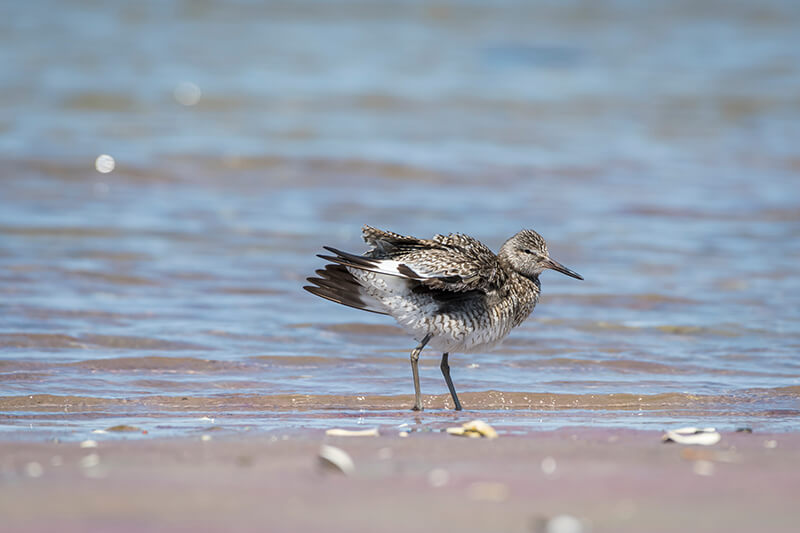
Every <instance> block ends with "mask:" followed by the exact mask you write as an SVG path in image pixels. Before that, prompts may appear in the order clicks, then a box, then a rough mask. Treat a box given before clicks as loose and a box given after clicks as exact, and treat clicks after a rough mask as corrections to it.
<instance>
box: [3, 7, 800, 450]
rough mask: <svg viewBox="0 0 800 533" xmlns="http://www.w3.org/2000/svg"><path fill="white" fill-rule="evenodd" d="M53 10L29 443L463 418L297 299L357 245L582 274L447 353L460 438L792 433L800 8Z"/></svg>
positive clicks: (35, 201) (30, 123)
mask: <svg viewBox="0 0 800 533" xmlns="http://www.w3.org/2000/svg"><path fill="white" fill-rule="evenodd" d="M54 5H55V4H54V3H52V5H48V2H38V3H36V4H35V5H23V3H16V4H15V3H12V4H9V5H7V6H5V7H3V8H2V9H3V11H4V12H5V15H6V16H4V17H0V29H2V31H0V44H2V45H3V46H0V60H2V63H3V65H4V68H3V69H0V82H1V83H2V86H3V88H4V95H5V96H4V98H3V99H0V131H2V133H3V135H2V136H0V156H2V163H1V164H2V169H3V172H2V175H1V176H0V180H1V181H0V186H1V187H2V189H0V191H1V195H0V430H2V433H0V435H2V436H3V437H10V438H14V437H20V438H26V436H31V435H36V436H41V435H57V436H59V437H62V438H84V437H85V436H87V435H90V433H89V432H90V431H91V430H94V429H103V428H106V427H110V426H113V425H116V424H120V423H127V424H133V425H136V426H137V427H141V428H143V429H145V430H147V431H148V435H154V434H155V435H174V434H191V433H192V432H199V431H206V430H207V429H208V427H209V425H213V426H214V427H218V428H223V429H227V430H230V431H239V430H244V429H245V428H255V429H264V430H276V431H289V430H293V429H297V428H301V427H331V426H340V425H381V426H386V427H392V428H396V427H398V428H399V427H407V428H425V427H429V426H433V427H438V425H439V424H443V423H451V422H452V419H453V417H454V414H453V413H452V412H451V411H449V410H445V408H447V407H449V406H450V400H449V396H448V395H447V394H445V393H446V387H445V385H444V382H443V380H442V378H441V375H440V373H439V369H438V357H439V354H436V353H433V352H427V351H425V352H423V355H422V390H423V393H424V394H425V395H426V396H425V404H426V407H427V410H426V411H425V412H424V413H423V414H420V415H417V414H412V413H410V412H409V411H407V409H408V407H409V406H410V404H411V401H412V398H411V392H412V390H413V389H412V383H411V376H410V370H409V363H408V352H409V351H410V349H411V348H412V347H413V345H414V342H413V341H412V340H411V339H409V338H408V337H406V336H405V335H404V334H403V333H402V331H400V330H399V329H398V328H396V327H395V326H394V325H393V324H392V323H391V320H390V319H387V317H380V316H375V315H371V314H368V313H363V312H359V311H355V310H352V309H349V308H344V307H339V306H335V305H334V304H331V303H329V302H326V301H323V300H320V299H317V298H315V297H313V296H311V295H309V294H307V293H305V292H303V291H302V290H301V286H302V285H303V284H304V278H305V277H306V276H308V275H311V274H312V273H313V271H314V269H316V268H319V267H320V266H321V265H322V264H323V261H322V260H320V259H318V258H316V257H315V255H314V254H316V253H318V252H320V251H321V246H322V245H333V246H336V247H339V248H342V249H346V250H353V251H359V250H360V249H362V248H363V244H362V243H361V242H360V238H359V232H360V226H361V225H362V224H364V223H368V224H371V225H374V226H377V227H381V228H385V229H391V230H393V231H397V232H401V233H408V234H413V235H417V236H420V237H426V236H431V235H432V234H434V233H447V232H455V231H459V232H463V233H468V234H471V235H473V236H476V237H478V238H479V239H481V240H482V241H483V242H485V243H486V244H487V245H489V246H490V247H492V248H493V249H495V250H496V249H497V248H498V247H499V245H500V244H501V243H502V242H503V241H504V240H505V239H506V238H507V237H508V236H510V235H511V234H513V233H514V232H516V231H517V230H519V229H520V228H521V227H531V228H534V229H536V230H538V231H539V232H540V233H542V234H543V235H544V236H545V238H546V239H548V242H549V245H550V251H551V253H552V255H553V257H555V258H556V259H558V260H559V261H561V262H562V263H564V264H565V265H567V266H568V267H570V268H572V269H574V270H576V271H577V272H580V273H581V274H582V275H583V276H584V277H585V278H586V280H585V281H583V282H579V281H576V280H573V279H571V278H567V277H565V276H561V275H559V274H557V273H554V272H548V273H545V274H544V275H543V276H542V285H543V296H542V300H541V302H540V305H539V306H538V307H537V309H536V310H535V312H534V314H533V315H532V317H531V318H530V319H529V320H528V321H527V322H525V323H524V324H523V325H522V326H520V327H519V328H517V329H516V330H515V331H514V332H512V334H511V336H510V337H509V338H508V339H507V341H506V342H505V343H504V344H503V345H502V346H500V347H499V348H497V349H495V350H493V351H492V352H489V353H479V354H469V355H464V354H453V355H452V356H451V359H450V362H451V366H452V369H453V370H452V373H453V379H454V381H455V383H456V386H457V388H458V390H459V391H460V395H461V397H462V403H464V404H465V407H466V408H467V409H468V410H470V411H469V412H466V413H464V414H463V416H461V418H468V417H469V418H473V417H481V418H484V419H487V420H490V421H492V422H493V423H495V424H497V425H498V426H500V427H504V428H506V429H508V430H509V431H527V430H530V429H539V428H552V427H560V426H569V425H607V426H626V427H636V428H639V427H650V428H652V427H664V426H668V425H673V424H682V425H686V424H692V425H694V424H699V425H717V426H719V427H723V428H734V427H739V426H748V427H756V428H763V429H770V430H798V429H800V423H799V422H798V421H799V420H800V416H799V415H800V358H798V351H799V350H800V306H799V305H798V304H797V302H798V301H800V282H798V278H797V273H798V267H797V265H798V264H800V205H798V200H800V182H798V173H800V153H798V151H797V146H798V143H797V140H798V139H800V99H798V97H797V95H798V94H800V37H798V35H797V32H796V28H797V27H798V23H799V22H800V7H798V5H797V4H796V3H794V2H789V1H786V2H767V3H759V5H758V6H757V7H755V6H750V5H748V3H746V2H742V3H731V2H726V3H725V4H724V8H723V6H722V5H721V4H717V3H713V2H706V3H701V4H697V3H685V4H680V3H678V4H675V3H664V4H663V5H662V4H651V3H648V7H647V8H646V9H645V8H644V7H639V5H638V4H637V3H627V2H613V3H608V4H603V5H598V4H597V3H595V2H589V3H582V2H563V3H558V4H553V5H547V6H531V5H528V4H527V3H523V2H520V3H516V2H507V3H505V4H504V5H502V6H497V7H490V6H485V5H482V4H474V5H464V6H460V7H455V6H446V5H436V6H430V5H429V4H427V3H418V4H414V3H412V4H404V5H403V6H402V7H400V6H396V5H393V4H389V3H387V4H381V5H373V4H369V5H368V6H363V5H361V4H358V3H355V2H347V1H344V2H336V3H332V4H327V3H326V4H316V3H311V4H304V3H298V2H291V3H280V2H279V3H271V4H269V5H260V4H259V5H250V3H247V2H241V3H235V4H231V3H229V2H228V3H222V2H219V3H218V2H206V3H202V4H197V3H186V4H181V3H176V4H174V5H171V6H170V7H165V5H166V4H162V3H160V2H153V3H147V2H144V3H136V4H130V3H127V2H116V3H114V2H108V3H104V4H103V5H94V4H92V3H80V2H75V3H71V4H67V7H66V8H59V9H55V8H54V7H53V6H54ZM58 5H59V6H60V7H62V6H63V4H61V3H59V4H58ZM65 43H68V44H65ZM182 82H191V83H193V84H196V86H197V88H198V89H199V90H200V91H201V96H200V98H199V101H198V102H197V103H196V104H195V105H189V106H187V105H181V104H180V103H179V102H178V101H176V97H175V96H174V95H173V90H174V89H175V88H176V87H178V85H179V84H181V83H182ZM178 96H180V95H178ZM184 103H186V102H184ZM101 153H108V154H111V155H113V156H114V158H115V159H116V169H115V170H114V171H113V172H111V173H109V174H100V173H98V172H97V171H96V170H95V169H94V164H95V163H94V162H95V158H96V157H97V156H98V155H100V154H101ZM210 419H213V422H211V421H210ZM404 424H408V425H404Z"/></svg>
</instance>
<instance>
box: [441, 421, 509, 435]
mask: <svg viewBox="0 0 800 533" xmlns="http://www.w3.org/2000/svg"><path fill="white" fill-rule="evenodd" d="M447 433H449V434H450V435H458V436H461V437H473V438H478V437H486V438H487V439H496V438H497V431H495V430H494V428H493V427H492V426H490V425H489V424H487V423H486V422H484V421H483V420H473V421H472V422H467V423H466V424H463V425H462V426H461V427H454V428H447Z"/></svg>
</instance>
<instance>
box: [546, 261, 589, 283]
mask: <svg viewBox="0 0 800 533" xmlns="http://www.w3.org/2000/svg"><path fill="white" fill-rule="evenodd" d="M546 266H547V268H552V269H553V270H555V271H556V272H561V273H562V274H566V275H567V276H569V277H571V278H575V279H580V280H582V279H583V277H582V276H581V275H580V274H578V273H577V272H573V271H572V270H570V269H568V268H567V267H565V266H564V265H562V264H561V263H559V262H558V261H553V260H552V259H549V258H548V259H547V263H546Z"/></svg>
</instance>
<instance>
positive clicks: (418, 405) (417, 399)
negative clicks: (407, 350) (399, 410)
mask: <svg viewBox="0 0 800 533" xmlns="http://www.w3.org/2000/svg"><path fill="white" fill-rule="evenodd" d="M431 337H432V335H431V334H430V333H428V334H427V335H425V338H424V339H422V342H420V343H419V346H417V347H416V348H414V349H413V350H412V351H411V374H413V376H414V407H412V408H411V410H412V411H422V396H421V395H420V393H419V369H418V368H417V363H418V361H419V353H420V352H421V351H422V349H423V348H424V347H425V345H426V344H428V341H429V340H431Z"/></svg>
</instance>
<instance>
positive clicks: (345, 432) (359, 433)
mask: <svg viewBox="0 0 800 533" xmlns="http://www.w3.org/2000/svg"><path fill="white" fill-rule="evenodd" d="M325 434H326V435H329V436H331V437H380V436H381V434H380V433H378V428H372V429H357V430H353V429H341V428H333V429H329V430H327V431H326V432H325Z"/></svg>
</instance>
